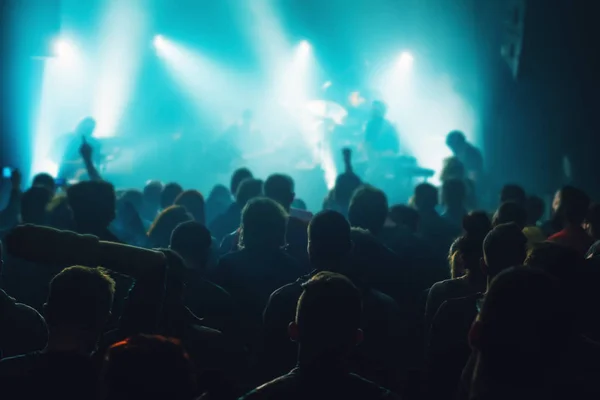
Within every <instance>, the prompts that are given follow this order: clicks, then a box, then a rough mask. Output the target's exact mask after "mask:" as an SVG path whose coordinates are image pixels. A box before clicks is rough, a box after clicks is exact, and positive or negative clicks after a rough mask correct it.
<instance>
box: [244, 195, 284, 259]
mask: <svg viewBox="0 0 600 400" xmlns="http://www.w3.org/2000/svg"><path fill="white" fill-rule="evenodd" d="M287 220H288V217H287V213H286V212H285V210H284V209H283V207H281V205H279V203H277V202H276V201H274V200H271V199H268V198H264V197H261V198H256V199H252V200H250V201H249V202H248V204H246V206H245V207H244V209H243V210H242V225H241V236H240V242H241V243H243V246H244V247H245V248H247V249H265V250H273V249H278V248H280V247H281V246H284V245H285V231H286V228H287Z"/></svg>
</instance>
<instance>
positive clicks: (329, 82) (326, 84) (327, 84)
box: [321, 81, 331, 90]
mask: <svg viewBox="0 0 600 400" xmlns="http://www.w3.org/2000/svg"><path fill="white" fill-rule="evenodd" d="M330 86H331V81H327V82H325V83H324V84H323V86H321V88H322V89H323V90H326V89H327V88H328V87H330Z"/></svg>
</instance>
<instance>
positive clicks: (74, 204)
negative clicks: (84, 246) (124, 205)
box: [67, 181, 119, 242]
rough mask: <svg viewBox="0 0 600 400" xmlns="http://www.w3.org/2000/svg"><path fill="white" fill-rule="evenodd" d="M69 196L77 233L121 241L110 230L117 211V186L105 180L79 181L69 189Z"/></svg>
mask: <svg viewBox="0 0 600 400" xmlns="http://www.w3.org/2000/svg"><path fill="white" fill-rule="evenodd" d="M67 198H68V200H69V206H70V207H71V210H72V212H73V220H74V222H75V231H76V232H77V233H87V234H92V235H94V236H98V237H99V238H100V239H102V240H108V241H111V242H118V241H119V239H118V238H117V237H116V236H115V235H113V234H112V233H111V232H110V231H109V230H108V226H109V225H110V223H111V222H112V220H113V219H114V218H115V213H116V196H115V188H114V187H113V185H112V184H110V183H108V182H104V181H84V182H79V183H77V184H75V185H73V186H71V187H69V188H68V189H67Z"/></svg>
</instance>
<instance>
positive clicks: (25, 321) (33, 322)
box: [0, 245, 48, 359]
mask: <svg viewBox="0 0 600 400" xmlns="http://www.w3.org/2000/svg"><path fill="white" fill-rule="evenodd" d="M2 267H3V259H2V246H1V245H0V272H1V271H2ZM28 278H29V277H28ZM20 283H21V284H27V283H28V282H26V281H25V282H23V281H21V282H20ZM47 341H48V330H47V327H46V322H45V321H44V319H43V318H42V316H41V315H40V314H39V313H38V312H37V311H36V310H34V309H33V308H31V307H29V306H28V305H26V304H21V303H19V302H17V301H16V300H15V299H14V298H12V297H10V296H9V295H7V294H6V292H5V291H4V290H2V289H0V359H2V358H6V357H13V356H17V355H19V354H24V353H29V352H31V351H36V350H41V349H43V348H44V347H45V346H46V342H47Z"/></svg>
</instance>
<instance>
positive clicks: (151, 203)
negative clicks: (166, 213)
mask: <svg viewBox="0 0 600 400" xmlns="http://www.w3.org/2000/svg"><path fill="white" fill-rule="evenodd" d="M162 191H163V184H162V183H160V182H159V181H148V182H147V183H146V186H144V190H143V192H142V193H143V195H144V203H143V207H142V212H141V213H140V216H141V217H142V218H143V219H144V220H145V221H150V222H152V221H154V219H155V218H156V215H157V214H158V212H159V211H160V208H161V207H160V194H161V193H162Z"/></svg>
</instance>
